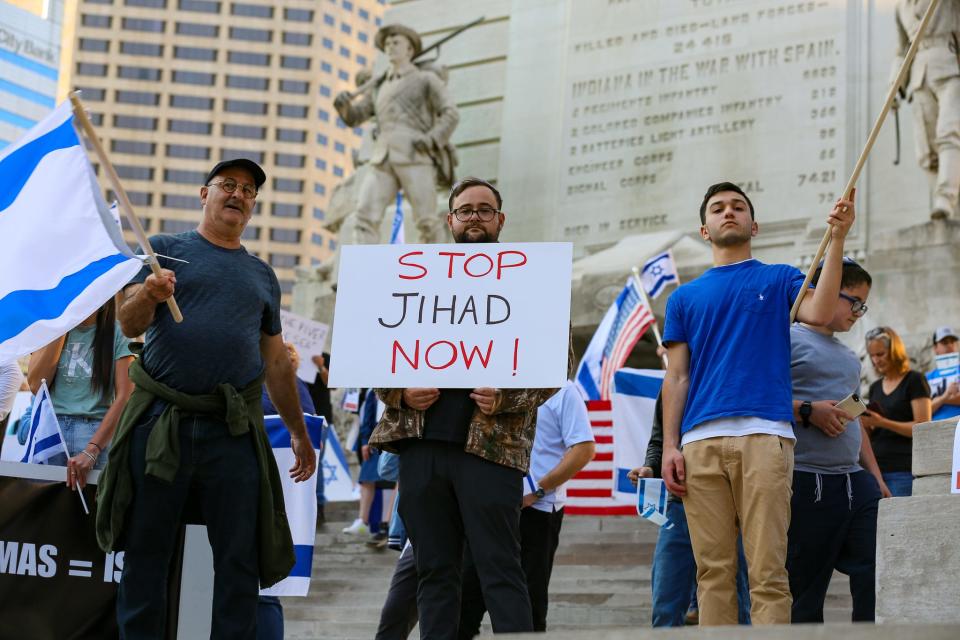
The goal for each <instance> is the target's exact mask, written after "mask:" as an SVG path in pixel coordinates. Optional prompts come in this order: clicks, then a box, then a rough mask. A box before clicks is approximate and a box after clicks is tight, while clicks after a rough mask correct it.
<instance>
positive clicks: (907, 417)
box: [870, 371, 930, 472]
mask: <svg viewBox="0 0 960 640" xmlns="http://www.w3.org/2000/svg"><path fill="white" fill-rule="evenodd" d="M929 397H930V386H929V385H928V384H927V379H926V378H925V377H923V374H922V373H920V372H919V371H908V372H907V375H905V376H904V377H903V380H901V381H900V384H898V385H897V388H896V389H894V390H893V392H892V393H891V394H889V395H887V394H885V393H884V392H883V379H882V378H881V379H880V380H877V381H876V382H874V383H873V384H871V385H870V402H876V403H877V405H879V407H880V411H881V412H882V413H883V417H885V418H887V419H889V420H894V421H896V422H913V420H914V417H913V407H912V406H910V401H911V400H915V399H917V398H929ZM870 444H871V445H873V453H874V454H875V455H876V456H877V464H878V465H879V466H880V471H884V472H889V471H912V470H913V438H907V437H905V436H901V435H900V434H898V433H894V432H893V431H890V430H889V429H882V428H877V429H874V431H873V435H872V436H870Z"/></svg>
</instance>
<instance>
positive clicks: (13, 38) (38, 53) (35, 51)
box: [0, 25, 57, 66]
mask: <svg viewBox="0 0 960 640" xmlns="http://www.w3.org/2000/svg"><path fill="white" fill-rule="evenodd" d="M0 47H2V48H4V49H7V50H9V51H12V52H13V53H15V54H17V55H20V56H26V57H29V58H33V59H34V60H37V61H39V62H43V63H46V64H49V65H54V66H56V64H57V54H56V51H54V50H53V48H51V47H48V46H44V45H40V44H38V43H37V42H36V41H34V40H27V39H25V38H19V37H17V35H16V34H15V33H13V32H12V31H10V30H9V29H7V28H5V27H4V26H3V25H0Z"/></svg>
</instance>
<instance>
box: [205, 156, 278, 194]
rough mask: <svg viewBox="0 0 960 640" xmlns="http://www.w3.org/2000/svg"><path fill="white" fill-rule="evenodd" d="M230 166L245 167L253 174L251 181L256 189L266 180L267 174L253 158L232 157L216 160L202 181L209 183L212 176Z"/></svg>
mask: <svg viewBox="0 0 960 640" xmlns="http://www.w3.org/2000/svg"><path fill="white" fill-rule="evenodd" d="M230 167H240V168H241V169H246V170H247V171H249V172H250V175H252V176H253V182H254V184H255V185H257V189H259V188H260V187H261V186H263V183H264V182H266V181H267V174H265V173H264V172H263V169H261V168H260V165H258V164H257V163H256V162H254V161H253V160H249V159H247V158H234V159H233V160H224V161H222V162H218V163H217V165H216V166H215V167H214V168H213V169H210V173H208V174H207V178H206V180H204V181H203V183H204V184H210V181H211V180H213V177H214V176H215V175H217V174H218V173H220V172H221V171H223V170H224V169H229V168H230Z"/></svg>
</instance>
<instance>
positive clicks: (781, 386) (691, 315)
mask: <svg viewBox="0 0 960 640" xmlns="http://www.w3.org/2000/svg"><path fill="white" fill-rule="evenodd" d="M853 220H854V210H853V202H852V200H838V201H837V203H836V205H835V206H834V208H833V210H832V211H831V212H830V216H829V217H828V219H827V223H828V224H829V225H830V228H831V240H832V241H831V243H830V246H829V249H828V251H827V255H826V259H825V262H824V267H823V272H822V275H821V278H820V282H819V286H818V287H817V288H816V290H814V291H812V292H811V293H810V294H808V295H807V296H805V297H804V299H803V303H802V304H801V305H800V308H799V311H798V314H797V319H798V320H800V321H801V322H805V323H807V324H810V325H815V326H821V325H824V324H826V323H828V322H829V321H830V319H831V318H832V317H833V312H834V307H835V306H836V300H837V297H838V295H839V293H840V274H841V269H842V267H841V262H842V259H843V242H844V238H845V237H846V235H847V232H848V231H849V230H850V227H851V225H852V224H853ZM700 223H701V227H700V235H701V237H702V238H703V239H704V240H705V241H707V242H709V243H710V245H711V247H712V250H713V262H714V265H715V266H714V267H713V268H712V269H710V270H708V271H707V272H706V273H704V274H703V275H702V276H700V277H699V278H697V279H696V280H694V281H692V282H689V283H687V284H685V285H683V286H682V287H680V288H679V289H677V290H676V291H675V292H674V293H673V295H672V296H671V297H670V300H669V301H668V303H667V314H666V325H665V327H664V336H663V341H664V343H665V344H666V345H667V349H668V353H669V365H668V367H667V374H666V377H665V378H664V382H663V413H664V434H663V463H662V464H663V473H662V475H663V479H664V481H665V482H666V484H667V488H668V489H669V490H670V492H671V493H674V494H675V495H678V496H681V497H683V502H684V507H685V508H686V512H687V522H688V525H689V528H690V539H691V542H692V544H693V551H694V555H695V556H696V559H697V583H698V593H697V596H698V600H699V603H700V623H701V624H703V625H719V624H736V623H737V591H736V573H737V566H736V565H737V560H736V558H737V551H736V549H737V547H736V545H737V529H738V527H739V529H740V530H741V532H742V534H743V546H744V551H745V554H746V558H747V568H748V572H749V578H750V596H751V602H752V608H751V618H752V621H753V623H754V624H787V623H789V622H790V588H789V584H788V581H787V572H786V568H785V563H786V552H787V528H788V526H789V524H790V487H791V482H792V474H793V439H794V436H793V429H792V427H791V419H792V417H793V411H792V404H791V390H790V386H791V385H790V307H791V306H792V304H793V301H794V299H795V298H796V296H797V294H798V293H799V291H800V287H801V286H802V284H803V274H802V273H800V272H799V271H798V270H797V269H795V268H793V267H790V266H786V265H766V264H763V263H761V262H759V261H757V260H754V259H753V258H752V256H751V247H750V243H751V240H752V238H753V237H754V236H755V235H757V232H758V231H759V227H758V226H757V223H756V222H755V220H754V211H753V204H752V203H751V202H750V199H749V198H748V197H747V196H746V194H744V193H743V191H742V190H741V189H740V188H739V187H737V186H736V185H735V184H732V183H729V182H722V183H719V184H715V185H713V186H711V187H710V188H709V189H708V190H707V193H706V195H705V196H704V198H703V202H702V204H701V205H700ZM681 447H682V449H683V451H682V453H681Z"/></svg>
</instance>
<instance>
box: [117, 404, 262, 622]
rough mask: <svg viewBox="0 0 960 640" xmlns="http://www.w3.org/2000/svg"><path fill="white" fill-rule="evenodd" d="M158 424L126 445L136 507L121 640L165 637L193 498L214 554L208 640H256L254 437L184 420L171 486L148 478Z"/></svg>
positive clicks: (121, 591) (120, 604) (120, 613)
mask: <svg viewBox="0 0 960 640" xmlns="http://www.w3.org/2000/svg"><path fill="white" fill-rule="evenodd" d="M156 420H157V416H147V417H145V418H143V419H142V420H141V423H140V424H139V425H138V426H137V427H135V428H134V431H133V433H132V434H131V442H130V445H129V446H130V472H131V476H132V480H133V501H132V502H131V504H130V507H129V508H128V512H127V524H126V528H125V533H124V535H125V543H126V554H125V556H124V562H123V575H122V577H121V579H120V586H119V588H118V590H117V625H118V627H119V629H120V638H122V639H123V640H141V639H142V640H154V639H155V638H163V637H165V635H164V634H165V629H164V627H165V626H166V616H167V579H168V573H169V568H170V560H171V557H172V555H173V551H174V548H175V546H176V543H177V539H178V538H179V535H180V530H181V527H182V526H183V518H184V510H185V506H186V504H187V501H188V498H190V500H191V507H193V506H196V507H197V508H198V509H199V512H200V515H201V516H202V519H203V522H204V524H206V525H207V536H208V538H209V540H210V546H211V547H212V549H213V569H214V582H213V624H212V631H211V634H210V637H211V638H212V639H221V638H222V639H224V640H226V639H228V638H229V639H230V640H240V639H243V640H255V638H256V625H257V598H258V595H259V569H258V563H257V506H258V497H259V491H260V487H259V479H260V471H259V466H258V464H257V457H256V454H255V453H254V449H253V441H252V438H251V435H250V434H243V435H241V436H237V437H233V436H231V435H230V433H229V431H228V430H227V425H226V423H224V422H223V421H222V420H217V419H214V418H211V417H207V416H195V415H187V416H184V417H183V418H182V419H181V421H180V425H179V428H178V429H177V437H178V438H179V442H180V464H179V466H178V467H177V474H176V476H175V477H174V480H173V482H172V483H167V482H164V481H162V480H159V479H157V478H155V477H153V476H147V475H146V474H145V468H146V448H147V438H148V437H149V436H150V432H151V431H152V429H153V425H154V424H155V422H156ZM194 501H195V502H194Z"/></svg>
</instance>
